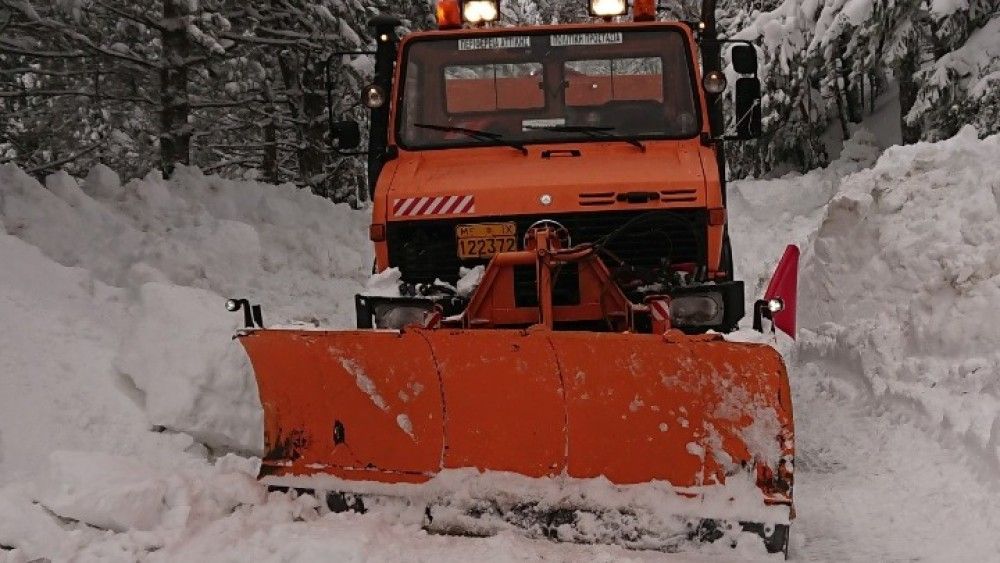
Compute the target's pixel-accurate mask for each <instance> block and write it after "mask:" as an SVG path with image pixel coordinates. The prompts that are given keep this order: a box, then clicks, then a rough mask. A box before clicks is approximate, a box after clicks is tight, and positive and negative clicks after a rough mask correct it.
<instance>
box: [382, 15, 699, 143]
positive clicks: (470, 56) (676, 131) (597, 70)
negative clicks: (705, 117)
mask: <svg viewBox="0 0 1000 563" xmlns="http://www.w3.org/2000/svg"><path fill="white" fill-rule="evenodd" d="M405 56H406V68H405V74H404V81H403V92H402V104H401V106H400V115H399V120H398V124H397V128H398V129H397V132H398V140H399V143H400V145H401V146H402V147H403V148H409V149H412V148H439V147H449V146H458V145H476V144H499V143H501V142H503V143H508V142H513V143H523V144H527V143H539V142H561V141H567V140H573V141H583V140H607V139H610V138H625V139H628V138H631V139H636V138H643V139H646V138H689V137H693V136H694V135H696V134H697V133H698V130H699V125H700V123H699V118H698V112H697V111H696V108H697V105H696V104H695V99H694V89H693V88H692V84H691V75H692V72H691V67H690V58H689V56H688V54H687V49H686V48H685V45H684V37H683V35H682V34H681V33H680V32H679V31H676V30H670V29H656V30H644V31H638V30H636V31H603V32H582V33H579V32H574V33H564V34H559V33H546V34H524V35H502V36H480V37H474V38H469V37H466V38H441V39H438V38H433V39H431V38H428V39H420V40H416V41H413V42H412V43H410V44H409V45H408V47H407V50H406V55H405ZM470 131H472V132H471V133H470ZM501 139H502V141H501Z"/></svg>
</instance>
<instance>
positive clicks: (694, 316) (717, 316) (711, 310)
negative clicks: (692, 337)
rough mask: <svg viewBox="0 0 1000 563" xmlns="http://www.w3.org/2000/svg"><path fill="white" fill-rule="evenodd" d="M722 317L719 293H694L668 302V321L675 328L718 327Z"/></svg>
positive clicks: (722, 305) (722, 306) (723, 306)
mask: <svg viewBox="0 0 1000 563" xmlns="http://www.w3.org/2000/svg"><path fill="white" fill-rule="evenodd" d="M724 316H725V305H724V304H723V301H722V294H720V293H714V292H712V293H709V292H706V293H694V294H690V295H683V296H679V297H674V298H673V299H671V300H670V321H671V322H672V323H673V324H674V325H677V326H715V325H720V324H722V320H723V318H724Z"/></svg>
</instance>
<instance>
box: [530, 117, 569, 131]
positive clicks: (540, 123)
mask: <svg viewBox="0 0 1000 563" xmlns="http://www.w3.org/2000/svg"><path fill="white" fill-rule="evenodd" d="M563 125H566V118H565V117H554V118H552V119H525V120H523V121H521V131H533V130H535V129H545V128H546V127H562V126H563Z"/></svg>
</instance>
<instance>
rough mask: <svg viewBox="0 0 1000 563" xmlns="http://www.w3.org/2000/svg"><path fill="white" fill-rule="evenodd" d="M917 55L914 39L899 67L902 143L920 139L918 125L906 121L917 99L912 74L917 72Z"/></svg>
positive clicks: (915, 85) (910, 142)
mask: <svg viewBox="0 0 1000 563" xmlns="http://www.w3.org/2000/svg"><path fill="white" fill-rule="evenodd" d="M918 57H919V51H918V49H917V44H916V41H914V42H911V44H910V46H909V48H908V49H907V51H906V54H905V55H904V56H903V58H902V61H901V64H900V67H899V127H900V130H901V131H902V132H903V144H905V145H909V144H912V143H916V142H917V141H919V140H920V126H919V125H910V124H909V123H907V122H906V115H907V114H908V113H910V110H911V109H912V108H913V104H914V103H916V101H917V83H916V81H915V80H914V76H913V75H914V74H916V73H917V60H918Z"/></svg>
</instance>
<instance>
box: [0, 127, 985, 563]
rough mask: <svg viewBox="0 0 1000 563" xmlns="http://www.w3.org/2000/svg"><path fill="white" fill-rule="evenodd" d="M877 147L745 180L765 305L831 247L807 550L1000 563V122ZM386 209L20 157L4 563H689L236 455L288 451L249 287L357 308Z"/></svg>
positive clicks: (798, 351) (802, 528) (332, 320)
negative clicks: (368, 498)
mask: <svg viewBox="0 0 1000 563" xmlns="http://www.w3.org/2000/svg"><path fill="white" fill-rule="evenodd" d="M873 144H874V143H873V142H872V139H871V138H870V137H868V136H866V135H865V134H863V133H862V134H858V135H856V136H855V138H854V140H852V141H850V142H849V143H848V144H847V146H845V149H844V151H843V153H842V154H841V157H840V159H839V160H838V161H836V162H834V163H833V164H832V165H831V166H830V167H829V168H827V169H825V170H817V171H813V172H810V173H809V174H805V175H790V176H787V177H785V178H780V179H777V180H769V181H744V182H737V183H735V184H734V185H733V186H732V187H731V193H730V207H731V211H730V217H731V220H732V225H731V230H732V233H733V237H734V246H735V252H736V256H737V273H738V274H739V275H740V277H741V278H743V279H745V280H746V281H747V282H748V284H747V287H748V293H749V295H748V298H749V299H753V298H754V297H756V295H758V294H759V293H760V292H761V290H762V287H763V285H764V284H766V281H767V278H768V276H769V275H770V270H771V268H773V266H774V263H775V262H776V260H777V258H778V257H779V256H780V254H781V251H782V250H783V248H784V245H785V244H786V243H789V242H794V243H798V244H800V245H801V246H802V249H803V260H802V278H801V283H800V290H801V295H800V302H801V307H802V309H801V313H800V325H801V326H802V327H803V331H802V334H801V335H800V336H801V338H800V340H799V341H798V343H797V344H794V345H793V344H792V343H790V342H788V341H787V340H785V339H782V340H781V341H780V346H781V348H782V350H783V352H784V353H785V354H786V357H787V358H788V360H789V368H790V373H791V380H792V387H793V391H794V393H795V399H796V401H797V403H796V422H797V426H798V431H797V438H798V443H797V448H798V460H797V471H796V473H797V482H796V485H797V487H796V505H797V511H798V518H797V519H796V520H795V522H794V523H793V538H792V551H793V554H792V556H793V559H797V560H841V561H842V560H857V561H871V560H900V559H919V558H923V559H926V560H932V561H938V560H983V559H988V558H991V557H994V555H995V553H997V552H998V550H1000V540H998V539H996V535H995V532H994V531H995V530H996V529H997V526H998V525H1000V508H998V507H997V506H996V503H993V502H990V499H992V498H996V495H997V493H998V490H997V489H998V485H1000V480H998V477H1000V352H998V347H997V344H998V342H1000V330H998V329H997V328H996V325H995V324H994V319H996V318H998V317H1000V248H998V246H997V242H998V241H1000V211H998V205H1000V172H998V171H997V170H996V168H995V166H994V164H995V163H996V162H997V161H998V160H1000V136H993V137H990V138H987V139H984V140H979V139H977V138H976V135H975V132H974V131H972V130H970V129H967V130H964V131H963V132H962V133H961V134H960V135H959V136H957V137H956V138H954V139H951V140H948V141H944V142H941V143H936V144H918V145H914V146H910V147H894V148H891V149H889V150H888V151H886V153H885V154H883V155H881V157H879V156H878V151H877V149H875V148H873V146H872V145H873ZM876 159H877V161H876ZM367 222H368V217H367V213H366V212H364V211H354V210H351V209H349V208H347V207H345V206H335V205H332V204H330V203H329V202H327V201H324V200H321V199H319V198H316V197H314V196H312V195H310V194H308V193H306V192H303V191H299V190H295V189H294V188H291V187H273V186H266V185H262V184H256V183H247V182H230V181H225V180H221V179H218V178H215V177H204V176H202V175H201V174H200V173H199V172H198V171H196V170H191V169H183V170H181V172H180V173H179V174H178V175H177V176H176V177H175V178H174V179H172V180H171V181H169V182H167V181H163V180H162V179H159V178H157V177H149V178H146V179H144V180H141V181H133V182H130V183H128V184H126V185H124V186H123V185H121V183H120V182H119V180H118V179H117V177H115V176H114V174H113V173H112V172H111V171H110V170H107V169H105V168H96V169H95V170H93V171H92V172H91V174H90V176H88V178H86V179H84V180H82V181H79V182H78V181H77V180H75V179H73V178H70V177H68V176H66V175H64V174H63V175H54V176H51V177H49V178H48V179H47V181H46V182H45V185H44V186H43V185H40V184H39V183H37V182H36V181H35V180H33V179H31V178H30V177H27V176H26V175H24V174H23V173H22V172H20V171H19V170H16V169H14V168H12V167H0V231H2V232H0V261H2V263H3V264H4V265H5V266H4V267H3V268H0V318H2V319H3V320H4V323H3V325H2V328H0V330H2V337H0V546H4V548H3V549H2V550H0V561H3V560H10V561H28V560H30V559H32V558H35V557H49V558H53V559H57V560H66V559H70V558H73V557H77V558H79V559H83V560H89V559H102V560H122V561H134V560H136V559H148V560H224V561H242V560H247V559H253V560H309V561H313V560H361V559H375V560H398V559H416V560H440V559H456V560H469V559H473V558H475V559H482V560H511V559H517V560H539V559H556V560H575V559H585V558H586V559H596V560H608V561H610V560H621V559H636V560H647V559H655V558H660V557H662V554H647V553H642V552H627V551H624V550H621V549H618V548H615V547H608V546H578V545H557V544H552V543H549V542H542V541H529V540H525V539H523V538H520V537H516V536H513V535H510V534H503V535H500V536H498V537H495V538H490V539H485V540H473V539H464V538H454V537H440V536H428V535H427V534H426V533H424V532H422V531H420V530H419V528H418V527H417V526H416V525H415V524H413V523H411V522H408V521H407V520H406V519H405V518H401V517H400V515H397V514H393V513H391V512H378V513H376V514H370V515H366V516H357V515H352V514H346V515H330V514H326V515H323V514H320V513H319V512H318V511H317V510H316V506H315V503H314V501H313V500H312V499H311V498H310V497H301V498H298V499H292V498H290V497H289V496H287V495H281V494H275V493H272V494H271V495H267V494H266V493H265V492H264V491H263V490H262V488H261V487H260V486H259V485H257V484H256V482H255V481H254V480H253V478H252V477H251V476H250V475H251V474H252V473H253V471H254V463H253V460H248V459H245V458H244V457H238V456H234V455H223V454H224V453H225V452H228V451H235V452H237V453H240V454H243V455H247V454H249V453H251V452H253V451H254V449H255V448H256V447H258V445H259V441H260V436H259V416H260V415H259V406H258V405H257V399H256V396H255V393H256V389H255V386H254V384H253V381H252V378H251V377H250V374H249V368H248V366H247V364H246V361H245V359H244V356H243V354H242V351H241V350H240V348H239V346H238V345H237V344H235V343H233V342H232V341H230V340H229V336H230V335H231V333H232V331H233V330H234V329H235V328H236V327H237V326H238V325H239V322H240V320H241V319H240V318H239V315H233V314H230V313H227V312H226V311H225V310H224V309H223V306H222V305H223V301H224V298H225V297H229V296H248V297H251V298H252V299H253V300H254V301H256V302H261V303H263V304H264V315H265V322H267V323H269V324H275V323H281V324H302V323H304V324H307V325H313V324H322V325H334V326H347V325H349V324H350V322H351V319H352V317H353V315H352V313H353V299H352V296H353V294H354V293H356V292H360V291H362V290H363V285H364V282H365V281H366V280H367V279H368V274H369V272H370V268H371V261H370V252H369V250H368V245H369V243H368V242H367V240H366V238H367V237H366V236H365V235H366V234H367V228H366V226H367ZM3 233H6V234H3ZM220 456H221V457H220ZM8 548H10V549H8ZM734 558H737V559H738V557H734ZM670 559H671V560H683V561H686V560H717V559H718V555H713V556H707V559H706V556H705V555H699V554H692V555H684V556H671V557H670Z"/></svg>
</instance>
